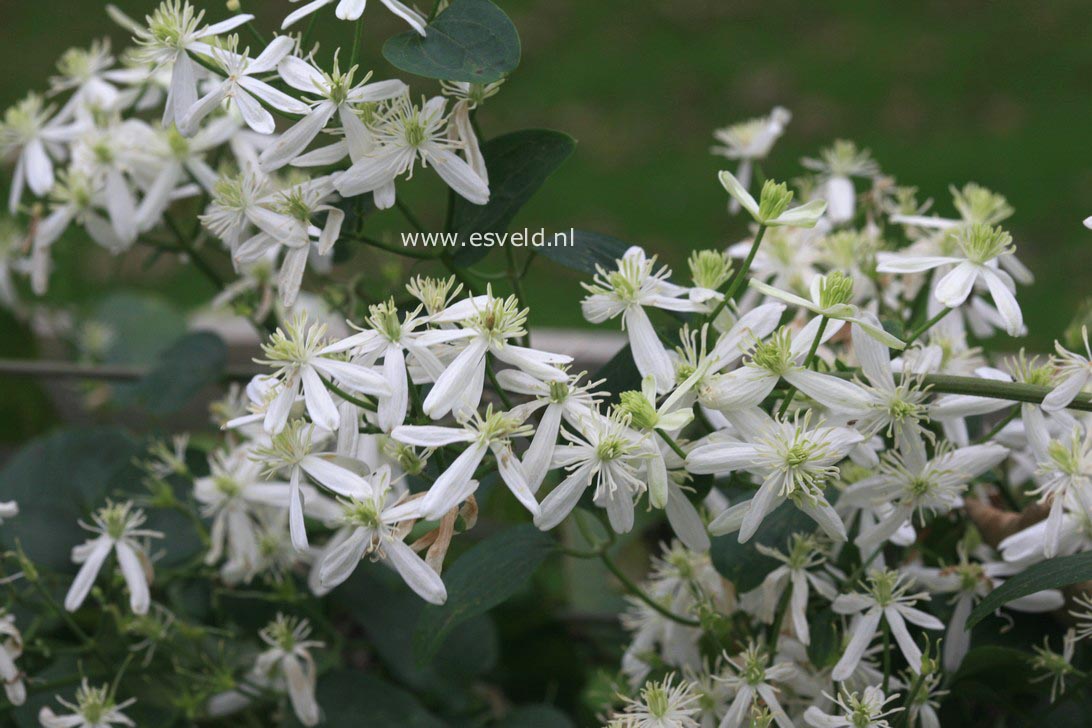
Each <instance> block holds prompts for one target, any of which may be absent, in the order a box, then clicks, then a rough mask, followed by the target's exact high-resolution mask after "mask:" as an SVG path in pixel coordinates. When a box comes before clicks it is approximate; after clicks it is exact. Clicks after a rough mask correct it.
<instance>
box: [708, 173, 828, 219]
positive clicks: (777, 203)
mask: <svg viewBox="0 0 1092 728" xmlns="http://www.w3.org/2000/svg"><path fill="white" fill-rule="evenodd" d="M719 179H720V183H721V185H723V186H724V189H726V190H727V191H728V194H729V195H731V196H732V198H733V199H735V200H736V201H738V202H739V204H740V205H742V206H743V209H744V210H746V211H747V212H749V213H750V214H751V217H752V218H754V221H755V222H757V223H758V224H759V225H764V226H766V227H802V228H810V227H815V224H816V223H817V222H819V218H821V217H822V216H823V212H824V211H825V210H826V209H827V203H826V202H824V201H823V200H812V201H811V202H806V203H804V204H803V205H800V206H799V207H793V208H790V207H789V203H791V202H792V198H793V193H792V192H791V191H790V190H789V188H788V186H787V185H786V184H785V183H784V182H780V183H778V182H774V181H773V180H769V179H768V180H766V182H765V183H764V184H763V185H762V193H761V194H760V195H759V198H758V200H757V201H756V200H755V198H754V197H752V196H751V193H750V192H748V191H747V189H746V188H745V187H744V186H743V183H742V182H740V181H739V180H738V179H736V177H735V175H733V174H732V173H731V172H729V171H727V170H724V171H722V172H721V173H720V176H719Z"/></svg>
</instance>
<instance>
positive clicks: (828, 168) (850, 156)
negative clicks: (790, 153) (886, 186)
mask: <svg viewBox="0 0 1092 728" xmlns="http://www.w3.org/2000/svg"><path fill="white" fill-rule="evenodd" d="M800 161H801V164H803V165H804V166H805V167H806V168H808V169H810V170H813V171H815V172H818V173H819V178H820V180H821V182H822V185H821V187H820V194H821V195H822V196H823V197H825V198H826V200H827V203H828V204H829V207H828V208H827V216H828V217H829V218H830V220H831V222H834V223H841V222H848V221H850V220H852V219H853V215H854V212H855V210H856V207H857V194H856V192H855V191H854V189H853V182H852V180H851V179H850V177H875V176H876V175H878V174H879V173H880V167H879V165H878V164H876V162H875V161H873V159H872V153H871V152H869V151H868V150H867V149H860V150H859V149H857V145H856V144H854V143H853V142H851V141H847V140H845V139H839V140H837V141H835V142H834V144H833V145H832V146H829V147H827V148H826V149H824V150H822V152H820V158H819V159H810V158H805V159H802V160H800Z"/></svg>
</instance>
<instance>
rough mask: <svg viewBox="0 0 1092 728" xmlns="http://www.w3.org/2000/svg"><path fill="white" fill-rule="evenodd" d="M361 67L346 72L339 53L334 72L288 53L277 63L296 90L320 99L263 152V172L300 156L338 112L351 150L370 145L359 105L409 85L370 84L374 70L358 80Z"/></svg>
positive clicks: (403, 90) (393, 94) (393, 82)
mask: <svg viewBox="0 0 1092 728" xmlns="http://www.w3.org/2000/svg"><path fill="white" fill-rule="evenodd" d="M357 70H358V67H357V66H353V67H352V68H350V69H349V70H348V71H347V72H346V73H342V72H341V68H340V66H339V65H338V60H337V57H336V56H335V58H334V70H333V71H331V72H330V73H325V72H323V71H321V70H319V69H318V68H316V67H315V66H314V65H312V64H311V63H308V62H307V61H305V60H303V59H302V58H297V57H296V56H288V57H287V58H285V59H283V60H282V61H281V62H280V63H279V64H278V65H277V72H278V73H279V74H280V75H281V78H283V79H284V81H285V83H287V84H288V85H289V86H291V87H292V88H294V89H297V90H299V91H303V92H304V93H307V94H312V95H314V96H317V97H318V100H317V101H316V102H315V103H314V105H313V107H312V108H311V110H310V111H309V112H308V113H307V115H306V116H304V117H303V118H302V119H300V120H299V121H297V122H296V123H295V125H294V126H292V128H291V129H289V130H288V131H286V132H284V133H283V134H281V136H280V137H279V138H278V139H277V141H275V142H274V143H273V144H271V145H270V146H269V147H267V148H266V149H265V151H263V152H262V153H261V155H260V156H259V158H258V159H259V160H260V162H261V166H262V170H263V171H265V172H272V171H273V170H276V169H280V168H281V167H283V166H284V165H286V164H288V163H289V162H291V161H292V160H294V159H295V158H296V157H298V156H300V154H301V153H302V152H303V150H304V149H305V148H306V147H307V145H308V144H310V143H311V142H312V141H313V140H314V139H315V137H316V136H318V134H319V132H321V131H322V130H323V128H325V126H326V123H327V122H329V121H330V119H331V118H333V116H334V114H337V115H338V119H339V120H340V121H341V125H342V126H343V127H344V130H345V137H346V140H347V141H348V143H349V149H350V150H352V149H353V148H354V145H355V144H361V145H365V146H367V145H369V144H370V136H371V132H370V131H369V130H368V129H367V127H365V125H364V122H363V121H361V119H360V117H359V116H358V115H357V113H356V106H357V105H358V104H363V103H369V102H375V101H384V100H386V99H391V98H395V97H400V96H403V95H404V94H405V93H406V90H407V88H406V84H404V83H403V82H401V81H398V80H390V81H378V82H376V83H368V79H369V78H370V77H371V74H370V73H369V74H367V75H366V76H365V77H364V78H363V79H362V80H361V82H360V83H354V76H355V75H356V72H357ZM339 190H340V186H339ZM342 194H345V193H344V192H342ZM346 196H348V195H346Z"/></svg>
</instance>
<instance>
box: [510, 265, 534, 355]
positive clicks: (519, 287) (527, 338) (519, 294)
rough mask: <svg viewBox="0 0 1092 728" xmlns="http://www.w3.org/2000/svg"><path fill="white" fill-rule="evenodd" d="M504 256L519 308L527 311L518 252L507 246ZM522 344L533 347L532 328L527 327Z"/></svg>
mask: <svg viewBox="0 0 1092 728" xmlns="http://www.w3.org/2000/svg"><path fill="white" fill-rule="evenodd" d="M504 255H505V257H506V258H507V259H508V281H509V282H510V283H511V284H512V292H513V293H514V294H515V295H516V302H517V303H519V307H520V308H521V309H525V308H527V297H526V296H525V295H524V293H523V281H521V280H520V277H519V271H518V270H517V268H516V251H515V250H514V249H513V248H512V246H511V245H505V246H504ZM521 344H522V345H523V346H530V345H531V330H530V326H528V327H527V329H526V333H524V335H523V337H522V339H521Z"/></svg>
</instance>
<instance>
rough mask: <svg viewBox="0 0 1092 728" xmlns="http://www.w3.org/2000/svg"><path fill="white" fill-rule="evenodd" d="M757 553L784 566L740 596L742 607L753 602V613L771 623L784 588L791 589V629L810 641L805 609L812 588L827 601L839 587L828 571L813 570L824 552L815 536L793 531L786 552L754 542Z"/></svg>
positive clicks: (823, 558) (823, 561)
mask: <svg viewBox="0 0 1092 728" xmlns="http://www.w3.org/2000/svg"><path fill="white" fill-rule="evenodd" d="M755 548H756V549H758V551H759V553H761V554H764V555H766V556H769V557H771V558H774V559H777V560H778V561H780V562H781V563H782V564H783V565H782V566H778V567H777V568H776V569H774V570H773V571H771V572H770V573H769V574H767V575H766V578H765V579H763V580H762V584H760V585H759V586H758V587H757V588H755V589H754V590H753V591H751V592H747V593H746V594H743V595H742V596H741V600H742V602H743V604H744V606H747V605H749V604H750V603H752V602H753V603H754V611H755V613H756V616H758V617H759V618H761V619H762V620H763V621H764V622H767V623H769V622H772V621H773V619H774V616H775V612H776V611H777V607H778V605H779V604H780V603H781V598H782V595H783V594H784V592H785V590H786V589H788V590H790V598H789V601H788V605H789V607H788V608H789V617H790V619H791V620H792V627H793V632H794V633H795V635H796V638H797V639H798V640H800V642H801V644H804V645H807V644H810V643H811V631H810V629H809V627H808V618H807V614H806V610H807V608H808V598H809V593H810V591H811V589H815V591H817V592H819V594H821V595H822V596H823V597H824V598H825V599H827V600H828V601H833V600H834V598H835V597H836V596H838V590H837V588H836V587H835V586H834V582H833V580H832V579H831V577H830V576H829V575H828V574H825V573H822V572H820V573H816V572H815V571H812V570H813V569H815V568H816V567H819V566H823V565H825V564H826V561H827V553H826V550H825V549H824V548H823V546H822V544H821V543H820V542H819V540H818V539H816V538H815V537H814V536H811V535H805V534H800V533H794V534H793V535H792V538H791V539H790V540H789V552H788V553H787V554H785V553H782V552H781V551H779V550H777V549H774V548H770V547H768V546H763V545H762V544H755Z"/></svg>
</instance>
